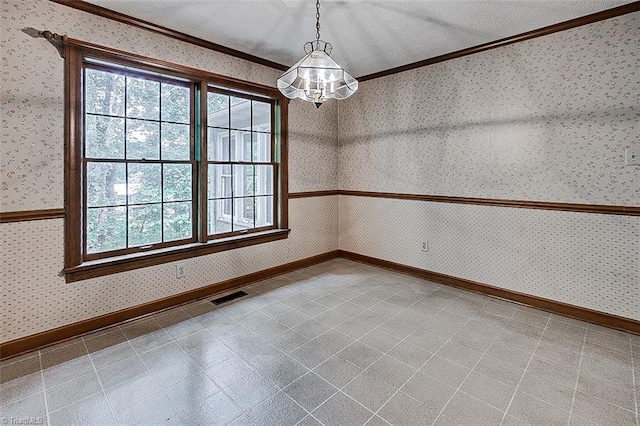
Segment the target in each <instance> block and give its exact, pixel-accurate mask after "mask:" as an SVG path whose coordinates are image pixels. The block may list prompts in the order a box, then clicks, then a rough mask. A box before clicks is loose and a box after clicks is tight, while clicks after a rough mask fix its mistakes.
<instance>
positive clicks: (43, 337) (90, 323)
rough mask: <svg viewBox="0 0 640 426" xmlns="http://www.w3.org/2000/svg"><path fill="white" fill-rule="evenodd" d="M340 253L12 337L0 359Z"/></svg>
mask: <svg viewBox="0 0 640 426" xmlns="http://www.w3.org/2000/svg"><path fill="white" fill-rule="evenodd" d="M336 257H338V251H337V250H336V251H331V252H328V253H323V254H320V255H317V256H312V257H308V258H305V259H301V260H296V261H294V262H290V263H286V264H284V265H279V266H275V267H273V268H269V269H265V270H262V271H259V272H254V273H252V274H248V275H243V276H241V277H237V278H232V279H230V280H226V281H222V282H219V283H215V284H210V285H207V286H205V287H200V288H197V289H195V290H190V291H186V292H184V293H179V294H176V295H174V296H169V297H165V298H163V299H159V300H155V301H153V302H149V303H144V304H141V305H137V306H133V307H131V308H126V309H122V310H119V311H116V312H112V313H109V314H105V315H101V316H99V317H94V318H91V319H87V320H84V321H79V322H76V323H74V324H69V325H65V326H62V327H58V328H55V329H52V330H47V331H43V332H41V333H37V334H32V335H30V336H27V337H22V338H20V339H16V340H11V341H8V342H5V343H2V344H0V359H5V358H10V357H13V356H16V355H20V354H22V353H25V352H28V351H32V350H35V349H39V348H42V347H44V346H48V345H52V344H54V343H59V342H62V341H65V340H69V339H72V338H74V337H78V336H81V335H83V334H86V333H90V332H92V331H96V330H99V329H101V328H105V327H109V326H113V325H116V324H119V323H121V322H124V321H128V320H130V319H133V318H137V317H140V316H143V315H148V314H151V313H154V312H157V311H160V310H162V309H167V308H171V307H174V306H178V305H182V304H185V303H189V302H193V301H194V300H198V299H203V298H206V297H211V296H213V295H216V294H219V293H223V292H226V291H229V290H232V289H235V288H238V287H243V286H246V285H248V284H251V283H254V282H258V281H262V280H265V279H267V278H272V277H275V276H277V275H282V274H286V273H288V272H291V271H294V270H296V269H301V268H306V267H308V266H312V265H315V264H317V263H322V262H326V261H327V260H331V259H334V258H336Z"/></svg>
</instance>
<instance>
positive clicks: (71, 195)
mask: <svg viewBox="0 0 640 426" xmlns="http://www.w3.org/2000/svg"><path fill="white" fill-rule="evenodd" d="M63 48H64V67H65V72H64V158H65V161H64V206H65V210H66V212H67V214H66V216H65V221H64V236H65V238H64V241H65V246H64V267H65V268H69V267H71V266H75V265H78V264H79V263H80V262H81V258H82V257H81V253H82V246H83V242H84V233H83V232H82V231H81V229H82V211H83V209H82V203H83V201H82V199H81V194H82V192H83V191H81V189H82V183H81V175H82V169H83V167H82V143H83V142H82V125H81V124H82V120H81V119H79V118H80V117H81V115H82V113H83V111H82V110H81V108H82V85H83V84H84V83H83V79H82V53H81V52H80V51H79V50H78V49H76V48H75V47H73V46H72V45H71V44H69V43H66V37H65V43H64V44H63ZM79 109H80V110H79Z"/></svg>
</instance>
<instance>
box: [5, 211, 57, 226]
mask: <svg viewBox="0 0 640 426" xmlns="http://www.w3.org/2000/svg"><path fill="white" fill-rule="evenodd" d="M64 216H65V214H64V209H46V210H24V211H17V212H0V223H11V222H28V221H31V220H45V219H61V218H64Z"/></svg>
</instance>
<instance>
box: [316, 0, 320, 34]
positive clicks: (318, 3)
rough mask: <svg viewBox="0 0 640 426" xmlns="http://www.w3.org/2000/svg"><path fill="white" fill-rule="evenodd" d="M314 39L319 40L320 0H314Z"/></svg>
mask: <svg viewBox="0 0 640 426" xmlns="http://www.w3.org/2000/svg"><path fill="white" fill-rule="evenodd" d="M316 40H320V0H316Z"/></svg>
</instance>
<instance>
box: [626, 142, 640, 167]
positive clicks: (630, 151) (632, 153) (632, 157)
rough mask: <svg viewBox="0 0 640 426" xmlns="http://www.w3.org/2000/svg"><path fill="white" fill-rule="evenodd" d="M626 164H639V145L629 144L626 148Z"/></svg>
mask: <svg viewBox="0 0 640 426" xmlns="http://www.w3.org/2000/svg"><path fill="white" fill-rule="evenodd" d="M626 154H627V155H626V157H627V166H640V146H630V147H628V148H627V149H626Z"/></svg>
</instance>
